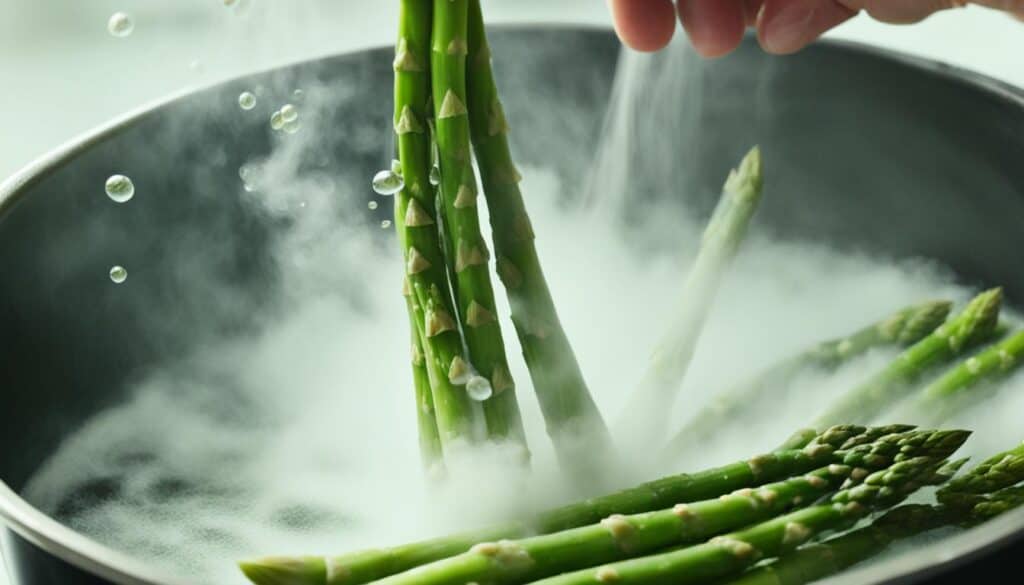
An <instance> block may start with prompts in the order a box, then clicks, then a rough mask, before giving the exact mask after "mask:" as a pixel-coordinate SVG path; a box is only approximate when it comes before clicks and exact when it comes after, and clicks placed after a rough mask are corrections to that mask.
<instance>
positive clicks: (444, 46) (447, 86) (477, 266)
mask: <svg viewBox="0 0 1024 585" xmlns="http://www.w3.org/2000/svg"><path fill="white" fill-rule="evenodd" d="M467 18H468V6H467V0H434V26H433V39H432V45H433V47H432V51H431V74H432V81H433V83H432V88H433V98H434V99H433V101H434V116H435V119H436V129H437V146H438V159H439V160H438V162H439V163H440V169H441V184H440V190H441V200H442V202H443V214H444V230H445V233H446V234H447V236H448V237H447V238H446V239H445V240H446V243H447V245H448V246H447V247H448V259H449V264H452V268H453V281H454V286H455V298H456V301H457V303H458V310H459V317H460V321H461V323H462V327H463V333H464V335H465V339H466V346H467V348H468V352H469V358H470V363H471V364H472V366H473V367H474V368H475V369H476V370H477V371H478V372H479V373H480V374H481V375H483V377H484V378H486V379H487V380H488V382H489V384H490V387H491V393H492V395H491V396H490V397H488V399H487V400H486V401H485V402H484V403H483V408H484V416H485V418H486V420H487V430H488V435H489V436H490V437H491V438H492V439H496V440H505V439H511V440H514V441H516V442H518V443H520V444H521V445H522V446H523V447H525V446H526V438H525V434H524V432H523V423H522V419H521V418H520V415H519V404H518V403H517V401H516V396H515V390H514V387H513V382H512V377H511V375H510V374H509V368H508V361H507V359H506V357H505V343H504V340H503V339H502V336H501V326H500V325H499V324H498V319H497V317H496V314H497V309H496V307H495V303H494V291H493V289H492V288H491V276H490V271H489V268H488V258H489V257H490V255H489V254H488V252H487V244H486V242H485V241H484V238H483V236H482V235H481V234H480V218H479V217H478V215H477V209H476V205H475V202H476V194H475V191H476V176H475V174H474V173H473V167H472V164H471V161H470V152H469V116H468V112H467V110H466V105H465V104H466V54H467V51H468V48H467V40H466V36H467ZM431 223H433V222H432V220H431Z"/></svg>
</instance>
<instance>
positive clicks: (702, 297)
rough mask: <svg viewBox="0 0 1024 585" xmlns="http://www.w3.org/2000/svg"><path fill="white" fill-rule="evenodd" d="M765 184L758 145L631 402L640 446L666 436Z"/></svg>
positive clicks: (730, 187) (712, 225) (728, 194)
mask: <svg viewBox="0 0 1024 585" xmlns="http://www.w3.org/2000/svg"><path fill="white" fill-rule="evenodd" d="M762 184H763V181H762V172H761V153H760V151H759V150H758V149H757V148H754V149H753V150H751V151H750V153H749V154H747V156H746V157H745V158H744V159H743V161H742V162H740V164H739V167H738V168H737V169H735V170H733V171H732V172H731V173H730V174H729V178H728V179H727V180H726V182H725V186H724V187H723V189H722V197H721V199H720V200H719V202H718V205H717V207H716V208H715V211H714V213H713V214H712V216H711V220H710V221H709V223H708V226H707V228H706V229H705V231H704V235H703V238H702V241H701V246H700V251H699V252H698V254H697V259H696V261H695V262H694V264H693V267H692V268H691V269H690V273H689V274H688V275H687V278H686V282H685V283H684V285H683V289H682V294H681V295H680V298H681V299H682V304H681V305H680V306H679V308H678V309H677V311H676V314H675V315H674V316H673V317H672V318H671V322H670V324H669V328H668V331H667V333H666V334H665V336H664V337H663V338H662V339H661V341H660V342H659V344H658V346H657V348H656V350H655V352H654V355H653V356H652V357H651V360H650V363H649V364H648V366H647V371H646V372H645V373H644V374H643V377H642V378H641V380H640V384H639V386H638V387H637V388H636V389H635V390H634V392H633V394H632V395H631V397H630V399H629V401H628V402H627V405H626V408H625V411H624V413H623V415H622V421H623V424H624V425H629V433H628V436H629V437H630V440H631V443H633V445H634V446H636V447H646V446H649V445H651V444H657V443H660V442H662V441H664V440H665V433H666V432H667V427H668V421H669V413H670V412H671V410H672V405H673V403H674V398H675V395H676V391H677V390H678V388H679V385H680V384H681V383H682V381H683V378H684V377H685V375H686V371H687V369H688V367H689V365H690V360H691V359H692V357H693V353H694V351H695V350H696V347H697V340H698V338H699V337H700V333H701V329H702V328H703V325H704V321H705V319H706V317H707V314H708V312H709V311H710V309H711V304H712V302H713V300H714V296H715V293H716V291H717V290H718V287H719V283H720V282H721V280H722V277H723V276H724V275H725V272H726V269H727V268H728V267H729V265H730V264H731V262H732V259H733V257H734V256H735V255H736V251H737V249H738V248H739V245H740V242H742V240H743V236H744V235H745V233H746V230H747V226H748V224H749V223H750V219H751V217H753V215H754V212H755V211H756V210H757V206H758V204H759V202H760V200H761V188H762ZM637 421H642V424H637Z"/></svg>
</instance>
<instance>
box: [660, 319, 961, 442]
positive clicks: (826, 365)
mask: <svg viewBox="0 0 1024 585" xmlns="http://www.w3.org/2000/svg"><path fill="white" fill-rule="evenodd" d="M949 309H950V303H949V302H948V301H928V302H924V303H920V304H917V305H914V306H910V307H906V308H903V309H901V310H899V311H897V312H896V313H893V314H892V315H890V316H888V317H886V318H885V319H882V320H881V321H878V322H876V323H872V324H871V325H868V326H867V327H864V328H862V329H860V330H858V331H856V332H854V333H852V334H850V335H847V336H846V337H841V338H839V339H833V340H830V341H825V342H822V343H820V344H818V345H817V346H815V347H813V348H811V349H808V350H806V351H804V352H802V353H800V354H798V355H796V356H794V357H791V358H789V359H786V360H785V361H783V362H781V363H778V364H776V365H774V366H771V367H769V368H768V369H766V370H764V371H762V372H760V373H758V374H757V375H755V376H754V377H752V378H751V379H749V380H746V381H744V382H742V383H740V384H739V385H737V386H736V387H734V388H731V389H729V390H728V391H726V392H725V393H724V394H722V395H721V396H719V397H716V398H715V399H713V400H712V402H711V403H710V404H708V405H707V406H705V407H704V408H703V409H702V410H701V411H700V412H699V413H698V414H697V416H695V417H694V418H693V419H692V420H691V421H690V422H689V423H688V424H687V425H686V426H685V427H683V428H682V429H681V430H680V431H679V432H678V433H677V434H676V435H675V437H673V438H672V440H670V441H669V443H668V446H667V447H666V449H665V451H666V452H667V453H673V454H675V453H679V452H681V451H683V450H684V449H686V448H687V447H690V446H693V445H699V444H701V443H703V442H704V441H706V440H709V439H710V438H711V437H713V436H714V435H715V434H716V433H719V432H721V429H722V428H724V427H726V426H728V425H729V424H730V423H732V424H735V422H736V421H738V420H741V419H742V417H743V415H744V413H747V412H750V411H751V410H752V409H754V408H755V405H756V404H758V403H759V401H761V400H764V399H765V398H766V397H770V396H771V395H772V394H773V391H774V390H776V389H779V388H784V387H786V385H787V384H788V383H789V382H791V381H792V380H793V379H794V378H795V377H796V376H797V375H798V374H799V373H801V372H804V371H807V370H809V369H812V368H818V369H821V370H831V369H835V368H838V367H839V366H841V365H842V364H844V363H846V362H848V361H849V360H851V359H853V358H854V357H856V356H859V355H863V354H864V353H866V352H867V351H868V350H870V349H872V348H875V347H880V346H888V345H910V344H913V343H917V342H918V341H920V340H921V339H922V338H924V337H925V336H926V335H928V334H930V333H931V332H932V331H934V330H935V328H936V327H938V326H939V325H941V324H942V322H943V321H945V320H946V316H947V315H949Z"/></svg>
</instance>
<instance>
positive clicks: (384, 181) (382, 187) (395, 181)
mask: <svg viewBox="0 0 1024 585" xmlns="http://www.w3.org/2000/svg"><path fill="white" fill-rule="evenodd" d="M402 187H405V181H404V180H403V179H402V175H399V174H396V173H394V172H393V171H390V170H387V171H381V172H379V173H377V174H376V175H374V176H373V190H374V192H375V193H377V194H378V195H394V194H395V193H398V192H399V191H401V190H402Z"/></svg>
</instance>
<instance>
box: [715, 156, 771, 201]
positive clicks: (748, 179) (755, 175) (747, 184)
mask: <svg viewBox="0 0 1024 585" xmlns="http://www.w3.org/2000/svg"><path fill="white" fill-rule="evenodd" d="M761 171H762V168H761V147H759V146H755V147H754V148H752V149H750V152H748V153H747V155H746V156H745V157H743V160H742V161H740V164H739V166H738V167H737V168H736V169H734V170H733V171H732V172H730V173H729V178H728V179H726V181H725V189H724V190H725V191H726V192H727V193H734V194H736V195H738V196H740V197H741V198H743V199H755V198H757V197H759V196H760V195H761V188H762V187H763V186H764V177H763V175H762V172H761Z"/></svg>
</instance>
